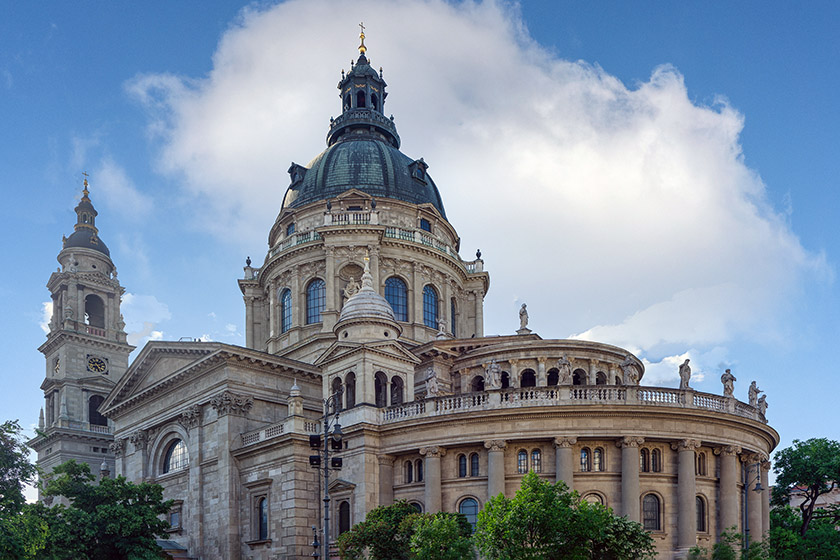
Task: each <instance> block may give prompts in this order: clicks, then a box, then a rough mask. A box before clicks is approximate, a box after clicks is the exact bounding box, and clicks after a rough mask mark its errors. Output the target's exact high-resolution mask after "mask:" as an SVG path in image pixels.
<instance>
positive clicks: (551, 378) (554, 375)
mask: <svg viewBox="0 0 840 560" xmlns="http://www.w3.org/2000/svg"><path fill="white" fill-rule="evenodd" d="M559 383H560V371H559V370H558V369H557V368H551V369H550V370H548V386H549V387H552V386H554V385H558V384H559Z"/></svg>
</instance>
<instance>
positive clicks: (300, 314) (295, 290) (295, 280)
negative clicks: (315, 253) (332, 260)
mask: <svg viewBox="0 0 840 560" xmlns="http://www.w3.org/2000/svg"><path fill="white" fill-rule="evenodd" d="M291 289H292V327H301V326H303V325H304V324H305V323H306V294H305V293H304V292H303V288H302V287H301V285H300V267H298V266H296V267H295V268H294V269H293V270H292V288H291ZM269 313H271V310H270V309H269Z"/></svg>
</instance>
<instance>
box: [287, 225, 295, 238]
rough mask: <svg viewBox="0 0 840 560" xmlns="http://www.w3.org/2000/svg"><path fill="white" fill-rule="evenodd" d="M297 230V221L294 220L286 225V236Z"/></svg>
mask: <svg viewBox="0 0 840 560" xmlns="http://www.w3.org/2000/svg"><path fill="white" fill-rule="evenodd" d="M294 232H295V223H294V222H292V223H291V224H289V225H287V226H286V237H289V236H290V235H292V234H293V233H294Z"/></svg>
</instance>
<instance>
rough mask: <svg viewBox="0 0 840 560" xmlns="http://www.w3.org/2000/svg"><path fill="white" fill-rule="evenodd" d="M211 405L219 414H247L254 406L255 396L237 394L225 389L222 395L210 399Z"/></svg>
mask: <svg viewBox="0 0 840 560" xmlns="http://www.w3.org/2000/svg"><path fill="white" fill-rule="evenodd" d="M210 406H212V407H213V410H215V411H216V413H217V414H218V415H219V416H225V415H227V414H238V415H243V416H244V415H247V414H248V411H250V410H251V407H252V406H254V397H250V396H247V395H237V394H236V393H232V392H230V391H225V392H224V393H222V394H221V395H216V396H215V397H213V398H212V399H210Z"/></svg>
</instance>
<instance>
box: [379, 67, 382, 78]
mask: <svg viewBox="0 0 840 560" xmlns="http://www.w3.org/2000/svg"><path fill="white" fill-rule="evenodd" d="M379 79H382V67H381V66H380V67H379Z"/></svg>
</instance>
